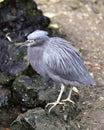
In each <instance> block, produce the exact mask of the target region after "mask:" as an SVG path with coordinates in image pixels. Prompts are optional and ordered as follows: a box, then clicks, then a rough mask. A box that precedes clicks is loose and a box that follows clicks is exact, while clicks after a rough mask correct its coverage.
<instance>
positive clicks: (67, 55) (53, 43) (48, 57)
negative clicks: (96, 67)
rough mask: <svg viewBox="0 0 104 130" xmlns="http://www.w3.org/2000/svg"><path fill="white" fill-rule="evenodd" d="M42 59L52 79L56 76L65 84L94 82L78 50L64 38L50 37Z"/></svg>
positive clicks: (89, 83)
mask: <svg viewBox="0 0 104 130" xmlns="http://www.w3.org/2000/svg"><path fill="white" fill-rule="evenodd" d="M43 59H44V62H45V63H46V66H47V71H48V75H49V76H50V74H51V78H52V77H53V79H54V80H55V79H56V76H58V77H57V80H61V81H60V82H64V83H65V84H72V85H79V84H86V85H94V84H95V82H94V81H93V80H92V78H91V76H90V75H89V72H88V70H87V68H86V67H85V65H84V63H83V60H82V59H81V57H80V55H79V53H78V51H77V50H76V49H75V48H74V47H73V46H72V45H71V44H70V43H69V42H67V41H66V40H63V39H61V38H57V37H54V38H50V41H49V42H48V44H47V47H46V48H45V51H44V56H43ZM54 76H55V78H54Z"/></svg>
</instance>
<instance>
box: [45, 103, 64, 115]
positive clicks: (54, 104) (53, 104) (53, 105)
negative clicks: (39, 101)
mask: <svg viewBox="0 0 104 130" xmlns="http://www.w3.org/2000/svg"><path fill="white" fill-rule="evenodd" d="M64 104H65V103H64V102H59V101H56V102H51V103H48V104H47V105H46V106H45V108H47V107H48V106H50V105H52V106H51V107H50V109H49V110H48V112H49V113H50V112H51V110H52V109H53V108H54V107H55V106H57V105H64Z"/></svg>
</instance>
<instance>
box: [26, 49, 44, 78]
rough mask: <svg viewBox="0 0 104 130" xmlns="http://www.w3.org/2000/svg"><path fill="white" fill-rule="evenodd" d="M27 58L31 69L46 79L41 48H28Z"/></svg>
mask: <svg viewBox="0 0 104 130" xmlns="http://www.w3.org/2000/svg"><path fill="white" fill-rule="evenodd" d="M28 58H29V61H30V64H31V66H32V68H33V69H34V70H35V71H36V72H37V73H38V74H40V75H42V76H44V77H46V72H45V66H44V62H43V48H41V47H28Z"/></svg>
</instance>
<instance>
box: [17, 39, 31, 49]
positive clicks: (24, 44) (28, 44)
mask: <svg viewBox="0 0 104 130" xmlns="http://www.w3.org/2000/svg"><path fill="white" fill-rule="evenodd" d="M30 45H31V43H30V42H29V41H28V40H27V41H25V42H21V43H18V44H17V48H18V47H24V46H30Z"/></svg>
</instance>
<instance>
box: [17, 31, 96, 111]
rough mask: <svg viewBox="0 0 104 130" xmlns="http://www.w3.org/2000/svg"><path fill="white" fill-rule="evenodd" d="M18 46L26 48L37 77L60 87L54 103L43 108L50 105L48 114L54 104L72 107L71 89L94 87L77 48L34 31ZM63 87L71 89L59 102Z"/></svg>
mask: <svg viewBox="0 0 104 130" xmlns="http://www.w3.org/2000/svg"><path fill="white" fill-rule="evenodd" d="M19 46H20V47H23V46H27V55H28V59H29V61H30V64H31V66H32V68H33V69H34V70H35V71H36V72H37V73H38V74H40V75H41V76H43V77H48V78H51V79H52V80H53V81H55V82H59V83H60V84H61V90H60V93H59V95H58V98H57V100H56V101H55V102H52V103H48V104H47V105H46V107H48V106H50V105H51V107H50V108H49V112H50V111H51V110H52V109H53V108H54V107H55V106H57V105H58V104H65V102H71V103H73V104H74V101H72V100H71V94H72V91H73V86H80V85H86V86H94V85H95V84H96V83H95V81H94V80H93V78H92V77H91V76H90V73H89V71H88V69H87V68H86V66H85V64H84V61H83V59H82V58H81V56H80V54H79V52H78V51H77V49H76V48H75V47H74V46H73V45H72V44H71V43H70V42H68V41H67V40H65V39H63V38H60V37H50V36H49V35H48V32H47V31H44V30H35V31H34V32H32V33H31V34H29V35H28V36H27V40H26V41H25V42H23V43H20V44H19ZM66 85H70V86H72V87H70V91H69V94H68V97H67V98H66V99H64V100H61V97H62V94H63V92H64V89H65V86H66Z"/></svg>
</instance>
